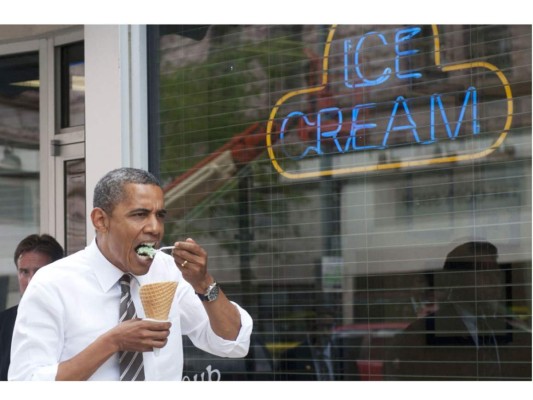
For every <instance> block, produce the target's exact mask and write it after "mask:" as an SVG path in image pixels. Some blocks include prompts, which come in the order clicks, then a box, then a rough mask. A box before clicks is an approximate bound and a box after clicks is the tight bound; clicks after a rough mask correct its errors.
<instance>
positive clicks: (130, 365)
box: [119, 274, 144, 381]
mask: <svg viewBox="0 0 533 400" xmlns="http://www.w3.org/2000/svg"><path fill="white" fill-rule="evenodd" d="M130 281H131V276H130V275H128V274H124V275H123V276H122V278H120V289H121V291H122V294H121V296H120V313H119V322H122V321H126V320H128V319H132V318H136V317H137V313H136V311H135V305H134V304H133V300H132V298H131V294H130ZM119 363H120V380H121V381H144V367H143V355H142V353H140V352H136V351H123V352H122V351H121V352H119Z"/></svg>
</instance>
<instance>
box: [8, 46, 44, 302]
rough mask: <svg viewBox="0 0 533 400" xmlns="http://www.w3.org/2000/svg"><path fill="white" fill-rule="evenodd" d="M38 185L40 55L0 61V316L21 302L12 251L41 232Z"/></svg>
mask: <svg viewBox="0 0 533 400" xmlns="http://www.w3.org/2000/svg"><path fill="white" fill-rule="evenodd" d="M39 179H40V178H39V57H38V53H37V52H29V53H23V54H16V55H6V56H0V241H1V242H2V247H1V249H0V310H3V309H4V308H5V307H7V306H10V305H11V303H13V302H16V300H18V299H9V298H8V296H7V293H8V292H9V291H10V290H9V283H8V282H9V276H14V275H15V272H16V268H15V265H14V263H13V251H14V249H15V248H16V246H17V244H18V242H19V241H20V240H21V239H22V238H24V237H25V236H27V235H29V234H30V233H34V232H38V231H39ZM11 281H12V282H13V280H11ZM15 281H16V279H15ZM15 293H18V288H17V290H16V291H15Z"/></svg>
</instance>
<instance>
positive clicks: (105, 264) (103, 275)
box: [87, 238, 124, 292]
mask: <svg viewBox="0 0 533 400" xmlns="http://www.w3.org/2000/svg"><path fill="white" fill-rule="evenodd" d="M87 250H88V252H89V257H90V260H91V266H92V269H93V271H94V274H95V276H96V280H97V281H98V283H99V284H100V287H101V288H102V290H103V291H104V292H108V291H109V290H110V289H111V288H112V287H113V285H115V284H116V283H117V282H118V280H119V279H120V278H121V277H122V275H124V271H121V270H120V269H118V268H117V267H115V266H114V265H113V264H111V263H110V262H109V261H108V259H107V258H105V256H104V255H103V254H102V252H101V251H100V249H99V248H98V245H97V244H96V238H95V239H93V240H92V242H91V244H90V245H89V246H88V247H87Z"/></svg>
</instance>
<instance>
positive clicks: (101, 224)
mask: <svg viewBox="0 0 533 400" xmlns="http://www.w3.org/2000/svg"><path fill="white" fill-rule="evenodd" d="M91 221H92V223H93V226H94V229H96V232H98V233H105V232H107V229H108V227H109V217H108V215H107V213H106V212H105V211H104V210H102V209H101V208H99V207H96V208H93V210H92V211H91Z"/></svg>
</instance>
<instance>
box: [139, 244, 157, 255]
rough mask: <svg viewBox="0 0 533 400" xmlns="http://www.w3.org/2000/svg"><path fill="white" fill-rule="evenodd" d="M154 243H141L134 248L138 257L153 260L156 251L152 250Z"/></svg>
mask: <svg viewBox="0 0 533 400" xmlns="http://www.w3.org/2000/svg"><path fill="white" fill-rule="evenodd" d="M154 246H155V243H141V244H140V245H139V246H137V247H136V248H135V252H136V253H137V255H138V256H140V257H144V258H154V257H155V255H156V253H157V251H156V249H155V248H154Z"/></svg>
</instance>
